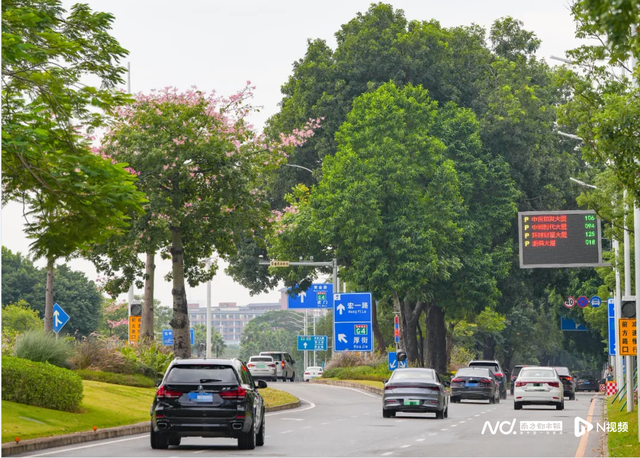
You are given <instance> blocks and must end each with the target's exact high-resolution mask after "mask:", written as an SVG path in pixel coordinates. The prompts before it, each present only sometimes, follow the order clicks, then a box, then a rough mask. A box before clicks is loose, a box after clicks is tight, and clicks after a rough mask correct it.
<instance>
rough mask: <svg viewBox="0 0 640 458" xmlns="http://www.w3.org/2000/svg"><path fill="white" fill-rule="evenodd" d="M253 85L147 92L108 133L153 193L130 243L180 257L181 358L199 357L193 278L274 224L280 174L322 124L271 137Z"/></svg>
mask: <svg viewBox="0 0 640 458" xmlns="http://www.w3.org/2000/svg"><path fill="white" fill-rule="evenodd" d="M252 89H253V88H252V87H251V86H250V83H249V82H247V86H246V87H245V88H244V89H243V90H241V91H240V92H238V93H237V94H234V95H232V96H230V97H221V96H218V95H216V94H215V93H214V92H213V93H204V92H201V91H198V90H197V89H196V88H192V89H191V90H189V91H187V92H185V93H179V92H178V91H177V90H176V89H174V88H170V87H167V88H165V89H163V90H160V91H152V92H151V94H148V95H144V94H138V95H137V96H136V101H135V103H134V104H133V105H130V106H125V107H122V108H121V109H119V110H118V111H117V113H116V115H117V122H115V123H114V124H113V125H112V126H111V129H110V130H109V132H108V133H107V134H106V135H105V137H104V139H103V143H102V148H101V154H102V155H103V156H104V157H107V158H109V159H111V160H113V161H117V162H127V163H128V164H129V167H130V172H131V173H132V174H134V175H136V176H137V178H138V184H139V188H140V189H141V190H142V191H143V192H144V193H145V194H146V196H147V198H148V200H149V202H148V204H147V205H146V207H145V211H146V215H148V216H147V217H146V219H145V220H144V223H143V224H141V225H138V224H136V225H133V226H132V230H131V231H130V233H131V234H130V235H131V236H130V238H129V241H130V242H132V243H131V244H129V245H127V248H126V249H127V250H132V251H133V252H140V251H139V250H148V249H154V248H157V249H159V250H161V255H162V256H163V257H165V258H171V260H172V266H173V268H172V271H171V273H170V274H169V276H168V277H169V278H168V280H170V281H172V282H173V290H172V293H173V319H172V321H171V326H172V328H173V335H174V353H175V355H176V356H179V357H189V356H190V354H191V346H190V342H189V340H190V339H189V319H188V314H187V297H186V291H185V282H186V283H188V284H189V285H190V286H192V287H194V286H196V285H198V284H200V283H201V282H204V281H207V280H209V279H211V278H212V277H213V276H214V275H215V272H216V269H217V265H216V264H215V263H213V264H211V265H208V264H207V260H208V259H210V258H211V257H212V255H213V254H214V253H216V254H217V255H218V256H219V257H221V258H223V259H227V258H228V257H229V256H231V255H233V254H234V253H235V252H236V250H237V242H238V241H239V240H241V239H246V238H251V237H255V234H257V233H261V232H262V231H263V230H264V228H265V227H266V226H268V225H269V222H268V219H269V216H270V207H269V203H268V202H267V201H266V199H265V192H266V191H265V189H266V185H267V182H268V180H269V177H270V174H271V172H272V171H274V170H276V169H277V168H278V167H280V166H281V165H283V164H284V163H285V162H286V160H287V156H288V154H289V153H290V152H291V151H292V149H293V148H294V147H295V146H299V145H301V144H302V143H303V142H304V141H305V140H306V139H307V138H308V137H310V136H311V135H313V129H314V128H315V127H317V125H318V122H316V121H311V122H310V123H309V124H308V125H307V126H306V127H305V128H304V129H300V130H296V131H294V132H293V133H291V134H288V135H285V134H282V135H280V136H279V137H278V138H277V139H276V140H275V141H267V140H266V139H265V137H264V136H261V135H257V134H256V133H255V132H254V130H253V128H252V126H251V125H250V124H249V123H248V122H247V116H248V115H249V114H251V113H252V112H253V110H254V109H253V108H252V106H251V105H250V103H249V101H250V98H251V96H252V92H251V90H252ZM152 230H155V232H154V233H153V235H151V233H150V231H152Z"/></svg>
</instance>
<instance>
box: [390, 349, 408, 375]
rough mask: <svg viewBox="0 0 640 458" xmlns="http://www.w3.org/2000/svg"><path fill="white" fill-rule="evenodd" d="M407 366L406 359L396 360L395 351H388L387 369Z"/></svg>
mask: <svg viewBox="0 0 640 458" xmlns="http://www.w3.org/2000/svg"><path fill="white" fill-rule="evenodd" d="M405 367H407V360H404V361H398V357H397V356H396V352H395V351H390V352H389V370H390V371H394V370H396V369H403V368H405Z"/></svg>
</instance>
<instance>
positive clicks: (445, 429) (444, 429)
mask: <svg viewBox="0 0 640 458" xmlns="http://www.w3.org/2000/svg"><path fill="white" fill-rule="evenodd" d="M440 431H449V429H448V428H443V429H441V430H440Z"/></svg>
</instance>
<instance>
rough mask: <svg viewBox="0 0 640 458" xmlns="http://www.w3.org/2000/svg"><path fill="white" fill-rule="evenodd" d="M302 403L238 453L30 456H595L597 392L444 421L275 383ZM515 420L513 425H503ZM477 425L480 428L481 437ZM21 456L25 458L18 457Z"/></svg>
mask: <svg viewBox="0 0 640 458" xmlns="http://www.w3.org/2000/svg"><path fill="white" fill-rule="evenodd" d="M271 385H272V386H274V387H275V388H278V389H282V390H285V391H288V392H290V393H292V394H294V395H296V396H298V397H299V398H300V399H301V400H303V404H302V406H301V407H300V408H298V409H295V410H288V411H282V412H273V413H269V414H267V420H266V421H267V422H266V425H267V432H266V433H267V435H266V441H265V442H266V443H265V445H264V446H263V447H257V448H256V449H255V450H253V451H240V450H238V449H237V441H236V440H233V439H210V438H208V439H207V438H186V439H183V440H182V445H181V446H180V447H170V448H169V450H152V449H151V448H150V446H149V435H148V434H144V435H138V436H130V437H123V438H117V439H109V440H105V441H99V442H90V443H86V444H79V445H75V446H68V447H60V448H55V449H48V450H40V451H38V452H35V453H33V454H32V455H30V456H47V457H59V456H70V457H71V456H91V457H102V456H105V457H106V456H110V457H111V456H135V457H147V456H153V457H192V456H198V455H202V456H212V455H225V456H226V455H231V456H236V455H249V456H383V457H384V456H391V457H395V456H599V453H600V440H601V439H602V437H601V435H602V433H600V432H597V431H596V429H594V430H592V431H591V432H590V433H589V435H588V440H586V441H583V444H582V449H583V450H584V452H583V453H584V454H583V455H580V454H579V453H578V454H576V453H577V452H578V451H579V447H580V445H581V444H580V442H581V438H578V437H576V436H575V435H574V418H575V417H576V416H579V417H582V418H584V419H587V417H588V413H589V410H590V406H591V403H592V402H593V403H594V408H593V409H591V410H592V415H593V419H592V423H594V424H595V422H596V421H598V420H600V415H601V412H602V404H601V402H602V401H601V397H599V396H594V395H593V394H586V393H584V394H582V393H580V394H578V396H577V400H576V401H565V404H566V405H565V410H564V411H557V410H555V408H553V407H539V408H538V407H530V406H529V407H524V409H523V410H520V411H515V410H514V409H513V401H512V399H511V396H509V398H508V399H507V400H506V401H504V400H502V401H501V402H500V404H496V405H489V404H488V403H482V402H463V403H460V404H451V405H450V409H449V418H447V419H444V420H437V419H436V418H435V416H434V414H419V415H405V414H399V415H398V416H397V417H396V418H388V419H387V418H382V412H381V409H382V407H381V403H382V401H381V398H380V397H379V396H376V395H374V394H371V393H367V392H364V391H360V390H357V389H350V388H342V387H332V386H326V385H319V384H318V385H316V384H309V383H306V384H305V383H277V384H271ZM514 419H515V420H516V424H515V428H513V430H511V424H512V422H513V421H514ZM520 421H544V422H551V421H562V434H560V433H556V434H553V433H547V432H542V433H541V432H537V433H535V434H534V433H532V432H529V433H527V432H522V431H520V423H519V422H520ZM485 422H490V423H491V425H492V426H493V427H494V428H495V427H496V424H497V422H509V423H504V424H502V429H503V430H504V431H507V432H508V434H503V433H501V432H499V431H498V432H496V434H492V433H491V431H490V430H489V428H488V427H486V426H485ZM483 428H485V431H484V434H483V432H482V431H483ZM26 456H29V455H26Z"/></svg>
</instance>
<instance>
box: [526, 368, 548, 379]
mask: <svg viewBox="0 0 640 458" xmlns="http://www.w3.org/2000/svg"><path fill="white" fill-rule="evenodd" d="M525 377H526V378H555V373H554V372H553V369H546V368H540V369H528V368H525V369H522V371H521V372H520V376H519V378H525Z"/></svg>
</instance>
